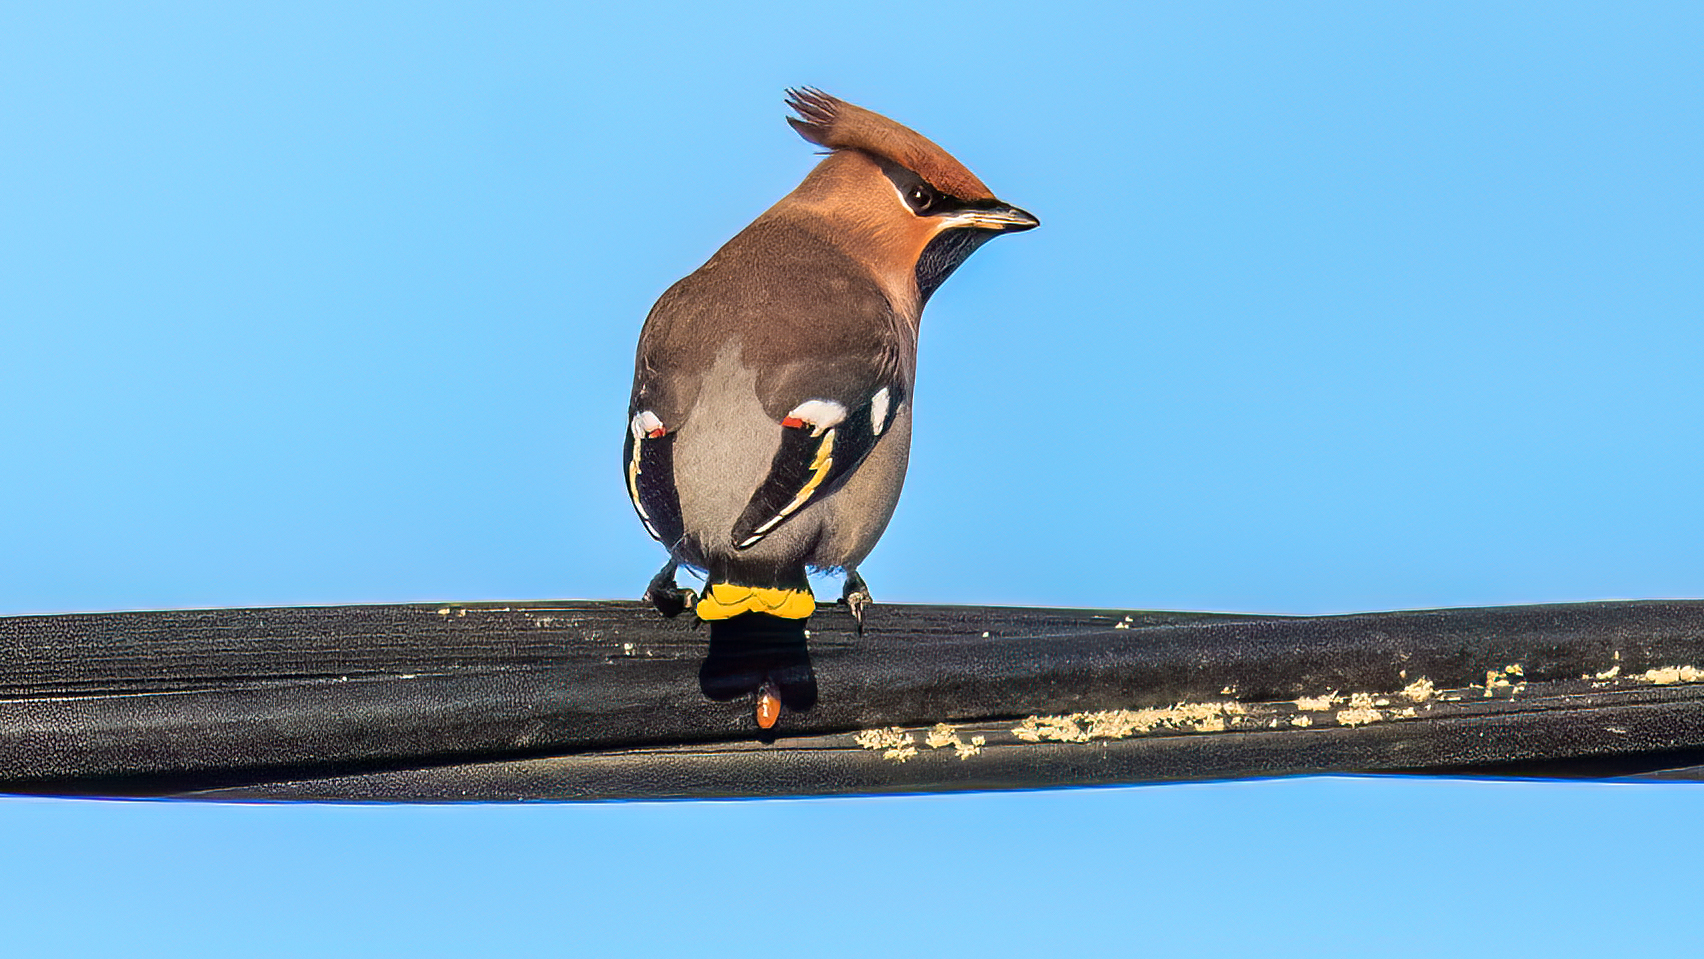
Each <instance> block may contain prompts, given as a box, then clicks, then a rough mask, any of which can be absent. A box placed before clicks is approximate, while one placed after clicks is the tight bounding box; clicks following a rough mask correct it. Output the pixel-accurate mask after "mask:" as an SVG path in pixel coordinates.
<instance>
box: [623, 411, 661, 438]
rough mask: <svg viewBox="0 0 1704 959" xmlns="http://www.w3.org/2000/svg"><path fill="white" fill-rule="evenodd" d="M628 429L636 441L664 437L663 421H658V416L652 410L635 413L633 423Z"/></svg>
mask: <svg viewBox="0 0 1704 959" xmlns="http://www.w3.org/2000/svg"><path fill="white" fill-rule="evenodd" d="M627 428H628V429H630V430H632V431H633V438H634V439H636V440H642V439H645V438H646V437H653V438H655V437H658V436H661V435H663V434H662V432H661V430H662V428H663V421H662V420H660V419H657V414H655V413H653V412H651V411H650V410H640V411H639V412H637V413H634V414H633V421H632V422H631V423H628V424H627Z"/></svg>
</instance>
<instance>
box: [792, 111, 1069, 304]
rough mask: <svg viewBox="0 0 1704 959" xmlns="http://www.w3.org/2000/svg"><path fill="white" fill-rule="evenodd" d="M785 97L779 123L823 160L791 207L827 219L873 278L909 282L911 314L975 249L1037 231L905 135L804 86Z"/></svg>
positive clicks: (966, 174) (931, 147) (899, 127)
mask: <svg viewBox="0 0 1704 959" xmlns="http://www.w3.org/2000/svg"><path fill="white" fill-rule="evenodd" d="M787 94H788V99H787V105H788V106H790V107H792V109H793V110H794V112H796V113H797V114H798V116H797V117H788V118H787V122H788V123H790V124H792V126H793V129H795V130H797V131H798V132H799V135H800V136H802V137H804V138H805V139H806V140H809V141H810V142H812V143H815V144H818V145H819V146H824V147H827V148H828V149H829V150H830V151H831V152H830V153H829V156H828V158H827V159H825V160H824V161H823V162H822V163H821V164H819V165H818V166H817V168H816V170H814V171H812V173H811V175H810V176H808V177H806V179H805V182H804V183H802V184H800V186H799V188H798V189H797V190H795V191H794V193H793V194H792V196H791V197H789V200H791V201H793V202H794V203H796V204H798V205H801V206H805V207H808V208H810V209H812V210H814V211H815V212H817V213H819V214H821V215H823V216H825V217H827V218H829V219H830V220H831V221H832V223H833V224H834V225H835V226H836V227H837V228H841V229H842V231H843V236H842V237H841V240H842V242H845V243H846V244H847V245H848V247H849V248H850V249H851V250H852V252H853V253H854V254H855V255H858V256H860V257H862V258H864V259H866V260H868V261H869V262H870V263H871V265H872V267H873V268H875V269H876V270H877V272H887V273H894V272H896V271H904V273H905V274H908V275H909V278H910V281H911V282H914V283H915V290H916V305H917V308H918V309H921V308H922V305H923V304H924V303H925V302H927V301H928V299H929V296H930V294H932V293H934V291H935V289H936V288H937V287H939V286H940V285H941V283H942V282H943V281H945V280H946V278H947V277H948V276H950V275H952V272H953V271H954V270H956V269H957V268H958V267H959V264H961V263H963V262H964V261H965V258H967V257H969V256H970V254H971V253H973V252H975V251H976V249H977V247H979V246H981V245H982V244H983V243H985V242H987V241H988V240H990V239H992V238H994V237H996V236H999V235H1000V234H1002V233H1017V232H1020V231H1023V230H1028V229H1032V228H1034V227H1036V226H1038V225H1039V224H1040V222H1041V221H1039V220H1037V219H1036V218H1035V217H1034V216H1032V215H1030V214H1029V213H1026V212H1025V211H1023V210H1020V209H1018V208H1017V207H1015V206H1012V205H1011V204H1009V203H1004V202H1002V201H1001V200H999V199H998V198H997V197H995V196H994V194H993V192H992V191H990V190H989V189H988V187H987V186H986V185H984V184H983V182H982V181H981V180H979V179H977V177H976V174H974V173H971V172H970V170H968V169H966V168H965V166H964V164H962V163H960V162H959V161H958V160H956V159H954V158H953V155H952V154H950V153H948V152H947V151H945V150H943V149H941V148H940V147H939V146H937V145H936V144H935V143H934V142H933V141H931V140H930V139H928V138H927V137H925V136H923V135H922V134H920V133H918V132H917V131H915V130H912V129H911V128H910V127H907V126H904V125H903V124H899V123H895V122H894V121H892V120H890V119H888V118H887V117H884V116H882V115H881V114H879V113H874V112H871V111H869V110H866V109H864V108H863V107H859V106H854V105H853V104H850V103H847V102H846V101H844V100H841V99H838V98H836V97H832V96H829V95H828V94H826V93H823V92H822V91H820V90H816V89H813V88H810V87H804V88H802V89H798V90H788V91H787Z"/></svg>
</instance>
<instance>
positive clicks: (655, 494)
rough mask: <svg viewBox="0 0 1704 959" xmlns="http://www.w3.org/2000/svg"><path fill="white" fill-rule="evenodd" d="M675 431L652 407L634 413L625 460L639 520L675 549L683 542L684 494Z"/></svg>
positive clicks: (629, 423)
mask: <svg viewBox="0 0 1704 959" xmlns="http://www.w3.org/2000/svg"><path fill="white" fill-rule="evenodd" d="M674 441H675V436H674V434H673V433H671V432H669V431H667V430H666V429H664V428H663V425H662V421H661V420H659V419H658V418H657V416H656V414H654V413H651V412H650V411H648V410H643V411H639V412H636V413H634V414H633V417H632V419H631V420H630V421H629V422H628V428H627V445H626V448H625V449H624V450H623V451H622V458H621V459H622V462H623V463H626V464H627V498H628V499H630V500H631V501H632V502H633V508H634V509H635V510H637V511H638V513H639V521H640V522H642V523H644V524H645V529H646V531H647V532H649V533H650V534H651V537H652V538H653V539H655V540H657V541H658V542H660V543H662V544H663V545H664V546H667V547H669V548H670V549H671V550H672V549H674V546H675V544H676V543H678V542H680V537H681V534H682V532H683V527H682V524H681V520H680V493H679V492H678V491H676V489H675V483H674Z"/></svg>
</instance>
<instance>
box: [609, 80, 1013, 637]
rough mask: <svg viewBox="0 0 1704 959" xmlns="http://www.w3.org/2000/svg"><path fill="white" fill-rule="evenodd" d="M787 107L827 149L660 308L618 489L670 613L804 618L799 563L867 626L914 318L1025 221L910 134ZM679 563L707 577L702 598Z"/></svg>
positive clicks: (903, 415)
mask: <svg viewBox="0 0 1704 959" xmlns="http://www.w3.org/2000/svg"><path fill="white" fill-rule="evenodd" d="M789 94H790V98H789V101H788V102H789V104H790V105H791V106H792V107H793V108H794V109H795V110H796V111H797V112H798V113H799V117H798V118H796V119H795V118H789V122H790V123H791V124H792V125H793V127H794V128H795V129H796V130H798V131H799V133H800V134H801V135H802V136H804V137H805V139H807V140H809V141H811V142H813V143H817V144H820V145H822V146H826V147H828V148H829V149H830V150H831V151H832V152H831V153H829V155H828V156H826V157H825V158H824V159H823V160H822V162H821V163H819V164H818V165H817V167H816V168H815V169H814V170H812V171H811V173H810V174H809V175H808V176H806V177H805V179H804V182H802V183H801V184H799V186H798V187H797V188H796V189H794V190H793V192H792V193H789V194H788V195H787V196H785V197H783V198H782V199H781V200H780V202H778V203H776V204H775V205H774V206H773V207H771V208H770V209H769V210H768V211H766V212H765V213H764V214H763V215H761V216H759V217H758V218H757V220H756V221H755V222H753V223H752V224H751V225H750V226H749V227H747V228H746V229H745V230H743V231H741V232H740V234H739V235H738V236H736V237H734V238H733V239H732V240H730V241H728V243H727V244H726V245H724V246H723V247H722V249H720V250H719V251H717V253H716V254H715V255H714V256H712V257H711V258H710V260H709V262H707V263H705V264H704V266H702V267H700V268H699V269H698V270H696V271H695V272H693V273H692V274H691V275H690V276H688V277H686V278H685V279H683V280H681V281H680V282H679V283H676V284H675V285H674V286H673V287H672V288H670V289H669V290H668V292H666V293H664V294H663V296H662V298H661V299H659V300H658V301H657V304H656V306H655V307H653V308H652V310H651V315H650V317H649V318H647V320H646V322H645V328H644V331H643V332H642V333H641V334H640V338H639V349H638V354H637V357H636V362H635V370H634V382H633V393H632V400H631V403H630V405H629V408H628V436H627V449H626V453H625V466H626V472H627V485H628V493H629V495H630V497H631V498H632V500H633V504H634V507H635V508H636V509H637V510H638V512H639V515H640V518H641V519H642V520H643V521H644V523H645V525H646V528H647V529H648V530H649V531H650V533H651V534H652V535H653V536H654V537H656V538H657V539H658V540H660V541H661V542H662V543H663V544H664V545H665V546H666V547H668V549H669V554H670V558H669V562H668V563H667V564H666V565H665V566H664V567H663V569H662V571H661V572H659V573H658V574H657V576H656V577H655V578H654V579H653V580H652V583H651V587H650V589H649V591H648V593H647V595H648V597H649V598H650V599H651V600H652V602H654V603H655V604H656V605H657V607H658V609H660V610H662V611H663V612H664V613H665V614H668V615H673V614H675V613H678V612H680V611H682V610H684V609H685V608H687V607H688V606H692V605H693V604H694V602H695V601H696V607H695V608H696V611H697V613H698V615H699V616H700V617H701V618H704V619H710V620H719V619H726V618H729V617H731V616H735V615H739V614H742V613H751V612H757V613H768V614H770V615H776V616H782V617H786V618H791V619H801V618H804V617H806V616H809V615H810V612H811V610H812V609H814V600H813V599H812V598H811V595H810V590H809V585H808V582H807V579H806V570H807V568H817V569H843V570H845V572H846V591H845V596H844V599H845V600H846V601H847V602H848V603H849V605H850V606H851V607H852V611H853V613H854V614H855V615H857V616H858V617H859V621H860V624H861V623H862V617H863V609H864V606H865V604H867V603H868V602H869V594H868V592H867V590H866V588H865V586H864V582H863V580H862V578H861V577H860V576H859V575H858V572H857V566H858V564H859V563H860V562H862V561H863V559H864V557H865V556H866V555H868V553H869V551H870V549H871V548H872V547H873V546H874V545H875V543H876V540H877V538H878V537H880V535H881V533H882V530H883V529H885V528H886V526H887V522H888V518H889V517H890V516H891V515H892V513H893V508H894V505H895V503H897V501H898V498H899V491H900V486H901V484H902V483H903V481H904V477H905V467H906V461H907V459H908V454H909V448H910V439H911V406H910V404H911V396H912V384H913V382H914V379H915V376H916V363H917V330H918V324H919V322H920V320H921V317H922V312H923V307H924V305H925V304H926V303H927V302H928V299H929V296H930V294H931V293H933V292H934V290H935V288H936V287H938V286H939V285H940V283H941V282H942V281H944V280H945V279H946V278H947V276H948V275H950V274H951V273H952V271H953V270H954V269H956V268H957V267H958V265H959V264H960V263H962V262H963V261H964V259H965V257H967V256H969V255H970V253H971V252H973V251H974V250H975V249H976V248H977V247H979V246H980V245H981V244H982V243H983V242H984V241H986V240H988V239H990V238H992V237H993V236H996V235H998V234H999V233H1004V232H1014V231H1018V230H1026V229H1029V228H1031V227H1033V226H1035V225H1036V220H1035V218H1034V217H1032V216H1030V215H1029V214H1028V213H1025V212H1024V211H1022V210H1019V209H1017V208H1016V207H1012V206H1008V205H1006V204H1003V203H1001V202H1000V201H999V200H997V199H995V198H994V195H993V194H992V193H991V192H989V190H988V188H987V187H986V186H985V185H983V183H982V181H981V180H979V179H977V178H976V176H975V175H974V174H972V173H971V172H970V171H969V170H967V169H965V167H964V166H963V165H962V164H960V163H959V162H958V161H957V160H955V159H954V158H953V157H952V156H951V155H950V154H948V153H947V152H946V151H945V150H943V149H941V148H940V147H939V146H937V145H936V144H934V143H933V142H931V141H929V140H928V139H926V138H925V137H923V136H922V135H920V134H918V133H916V132H914V131H912V130H910V129H909V128H907V127H904V126H902V125H900V124H898V123H895V122H894V121H892V120H889V119H887V118H886V117H883V116H881V115H879V114H876V113H872V112H870V111H868V110H865V109H863V108H861V107H857V106H854V105H852V104H850V103H846V102H844V101H842V100H838V99H836V98H834V97H831V96H829V95H827V94H825V93H821V92H820V91H817V90H813V89H809V88H806V89H803V90H797V91H789ZM678 564H685V565H688V566H692V567H697V568H700V569H703V570H705V571H706V572H707V574H708V589H707V593H706V595H705V596H704V597H703V598H701V599H699V598H697V597H695V596H694V595H693V594H692V592H691V591H690V590H682V589H680V588H679V587H677V586H676V585H675V583H674V574H675V569H676V566H677V565H678Z"/></svg>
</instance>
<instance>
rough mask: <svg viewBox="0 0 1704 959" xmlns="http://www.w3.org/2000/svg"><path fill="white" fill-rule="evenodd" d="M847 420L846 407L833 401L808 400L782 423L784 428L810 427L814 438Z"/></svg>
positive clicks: (796, 407)
mask: <svg viewBox="0 0 1704 959" xmlns="http://www.w3.org/2000/svg"><path fill="white" fill-rule="evenodd" d="M844 419H846V407H844V406H841V405H840V404H839V403H836V402H834V401H833V400H806V401H804V402H803V403H800V404H799V405H798V406H795V407H793V411H792V412H791V413H788V414H787V418H786V419H784V420H782V421H781V425H783V426H809V427H810V428H811V435H812V436H821V435H822V434H823V433H824V432H825V431H827V430H831V429H833V428H834V427H836V426H839V425H840V422H841V421H842V420H844Z"/></svg>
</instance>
